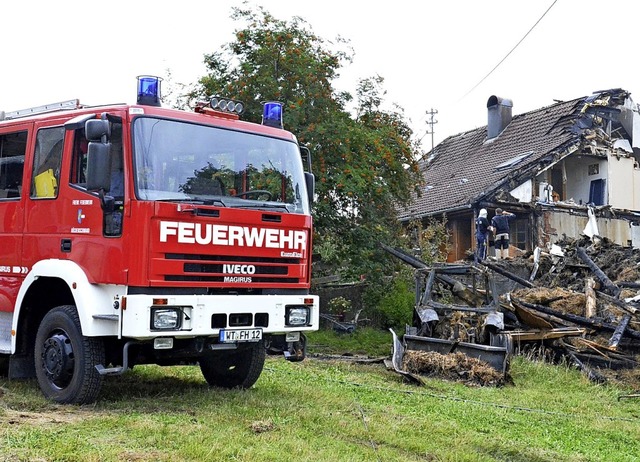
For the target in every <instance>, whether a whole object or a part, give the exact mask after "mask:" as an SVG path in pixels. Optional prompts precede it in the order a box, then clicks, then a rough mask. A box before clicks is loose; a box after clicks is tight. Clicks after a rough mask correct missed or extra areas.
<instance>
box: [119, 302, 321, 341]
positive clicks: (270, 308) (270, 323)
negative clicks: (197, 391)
mask: <svg viewBox="0 0 640 462" xmlns="http://www.w3.org/2000/svg"><path fill="white" fill-rule="evenodd" d="M119 302H120V307H121V312H120V315H121V316H120V320H121V323H120V327H121V328H120V334H121V335H120V336H121V337H126V338H134V339H138V340H144V339H152V338H156V337H166V336H170V337H175V338H189V337H200V336H206V337H217V336H218V335H219V333H220V330H221V329H250V328H260V329H262V332H263V334H267V335H268V334H284V333H287V332H304V331H315V330H318V326H319V299H318V296H317V295H167V296H162V295H154V296H150V295H127V296H126V297H123V300H120V301H119ZM172 307H173V308H175V309H177V310H178V311H179V312H180V315H179V316H180V322H179V325H178V327H176V328H175V329H172V328H171V327H169V328H162V329H157V328H154V325H153V323H152V319H151V317H152V311H157V310H158V309H167V308H168V309H171V308H172ZM292 307H293V308H295V307H308V308H309V318H308V321H307V322H306V323H305V324H303V325H288V324H287V322H286V317H287V313H289V312H290V311H291V308H292Z"/></svg>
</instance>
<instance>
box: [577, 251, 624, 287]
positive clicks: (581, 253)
mask: <svg viewBox="0 0 640 462" xmlns="http://www.w3.org/2000/svg"><path fill="white" fill-rule="evenodd" d="M576 253H577V254H578V257H580V260H582V261H583V262H585V263H586V265H587V266H588V267H589V268H591V271H593V273H594V274H595V275H596V277H597V278H598V280H599V281H600V282H601V283H602V285H603V286H604V287H605V288H606V289H607V290H608V291H609V292H611V295H613V296H614V297H617V296H618V295H620V287H618V286H617V285H615V284H614V283H613V282H612V281H611V279H609V277H608V276H607V275H606V274H604V271H602V270H601V269H600V267H598V265H596V263H595V262H594V261H593V260H592V259H591V258H590V257H589V255H587V252H586V251H585V250H584V249H583V248H582V247H577V248H576Z"/></svg>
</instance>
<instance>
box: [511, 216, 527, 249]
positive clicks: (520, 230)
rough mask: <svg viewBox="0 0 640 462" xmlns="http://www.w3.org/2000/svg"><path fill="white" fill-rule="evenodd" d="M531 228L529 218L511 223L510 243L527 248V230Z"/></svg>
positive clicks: (520, 247)
mask: <svg viewBox="0 0 640 462" xmlns="http://www.w3.org/2000/svg"><path fill="white" fill-rule="evenodd" d="M528 229H529V221H528V220H515V221H514V222H512V223H511V230H510V233H509V240H510V241H511V242H510V244H511V245H513V246H515V247H517V248H519V249H520V250H527V231H528Z"/></svg>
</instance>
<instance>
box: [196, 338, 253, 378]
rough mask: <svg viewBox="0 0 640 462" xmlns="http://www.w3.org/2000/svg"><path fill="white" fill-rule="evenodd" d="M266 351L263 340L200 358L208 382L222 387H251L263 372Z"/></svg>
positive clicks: (201, 367)
mask: <svg viewBox="0 0 640 462" xmlns="http://www.w3.org/2000/svg"><path fill="white" fill-rule="evenodd" d="M265 357H266V351H265V348H264V343H263V341H260V342H258V343H252V344H246V345H241V346H240V347H238V349H237V350H231V351H229V350H226V351H225V350H223V351H215V352H212V353H209V354H207V355H205V356H202V357H201V358H200V361H199V362H200V370H201V371H202V375H203V376H204V378H205V380H206V381H207V383H208V384H209V385H211V386H213V387H221V388H249V387H251V386H252V385H253V384H254V383H256V381H257V380H258V378H259V377H260V374H261V373H262V368H263V367H264V361H265Z"/></svg>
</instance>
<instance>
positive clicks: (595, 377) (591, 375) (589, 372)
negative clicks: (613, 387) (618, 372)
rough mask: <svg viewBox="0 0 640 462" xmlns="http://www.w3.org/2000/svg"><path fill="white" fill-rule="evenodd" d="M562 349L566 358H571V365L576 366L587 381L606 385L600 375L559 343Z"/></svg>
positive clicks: (604, 378)
mask: <svg viewBox="0 0 640 462" xmlns="http://www.w3.org/2000/svg"><path fill="white" fill-rule="evenodd" d="M561 345H562V348H563V350H564V351H565V353H567V356H569V357H570V358H571V360H572V361H573V363H574V364H575V365H576V367H577V368H578V369H580V371H581V372H582V373H583V374H585V375H586V376H587V378H588V379H589V380H591V381H592V382H595V383H606V382H607V379H606V377H604V376H603V375H601V374H598V373H597V372H596V371H594V370H593V369H591V368H590V367H589V366H587V365H586V364H584V363H583V362H582V361H580V360H579V359H578V357H577V356H576V355H575V354H574V353H573V351H571V349H570V348H569V347H568V346H567V345H566V344H565V343H564V342H561Z"/></svg>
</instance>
